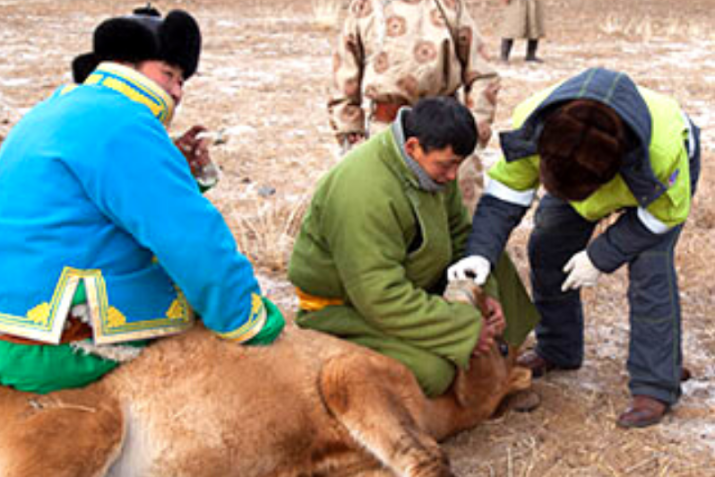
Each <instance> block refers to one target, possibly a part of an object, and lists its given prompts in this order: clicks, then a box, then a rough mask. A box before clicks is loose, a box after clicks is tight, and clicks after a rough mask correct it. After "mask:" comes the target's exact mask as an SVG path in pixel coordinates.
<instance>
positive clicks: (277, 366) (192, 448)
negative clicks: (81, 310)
mask: <svg viewBox="0 0 715 477" xmlns="http://www.w3.org/2000/svg"><path fill="white" fill-rule="evenodd" d="M505 351H506V347H505V346H502V350H501V352H500V350H499V346H494V347H493V349H492V350H491V352H490V353H489V354H488V355H483V356H481V357H479V358H474V359H473V360H472V363H471V366H470V370H469V371H468V373H465V374H459V376H458V378H457V379H456V380H455V384H454V385H453V387H452V389H451V390H450V391H449V392H448V393H447V394H446V395H444V396H441V397H439V398H437V399H433V400H429V399H427V398H425V397H424V395H423V394H422V392H421V391H420V389H419V387H418V385H417V382H416V381H415V379H414V377H413V376H412V375H411V373H410V372H409V371H408V370H407V368H405V367H403V366H402V365H401V364H399V363H398V362H396V361H394V360H392V359H390V358H387V357H384V356H382V355H379V354H377V353H374V352H372V351H370V350H368V349H366V348H362V347H358V346H356V345H353V344H350V343H347V342H344V341H340V340H338V339H335V338H332V337H330V336H328V335H324V334H319V333H316V332H312V331H306V330H298V329H295V328H292V329H287V330H286V332H285V333H284V336H282V337H281V338H280V339H279V340H278V341H277V342H276V343H275V344H274V345H272V346H269V347H265V348H260V347H243V346H237V345H235V344H232V343H229V342H226V341H222V340H221V339H219V338H217V337H216V336H215V335H213V334H211V333H209V332H208V331H206V330H205V329H204V328H203V327H196V328H195V329H194V330H192V331H190V332H188V333H185V334H182V335H179V336H176V337H173V338H167V339H164V340H160V341H158V342H157V343H155V344H153V345H152V346H150V347H148V348H147V349H146V350H145V351H144V353H143V354H142V356H141V357H140V358H138V359H136V360H135V361H133V362H131V363H129V364H125V365H124V366H122V367H121V368H120V369H119V370H117V371H115V372H112V373H110V374H109V375H108V376H106V377H105V378H104V379H103V380H101V381H100V382H98V383H96V384H93V385H91V386H89V387H87V388H86V389H81V390H72V391H61V392H57V393H52V394H49V395H46V396H38V395H33V394H28V393H21V392H18V391H14V390H11V389H8V388H2V387H0V422H1V423H2V425H1V426H0V475H2V476H3V477H28V476H53V477H64V476H66V477H84V476H113V477H116V476H131V477H150V476H164V477H166V476H187V477H188V476H191V477H209V476H217V477H218V476H221V477H226V476H241V477H250V476H309V475H313V476H327V475H329V476H350V475H361V476H365V475H367V476H389V475H401V476H413V477H417V476H421V477H426V476H451V475H453V474H452V472H451V470H450V467H449V463H448V461H447V458H446V456H445V454H444V453H443V451H442V450H441V449H440V447H439V445H438V444H437V441H439V440H441V439H444V438H446V437H447V436H449V435H452V434H454V433H456V432H459V431H461V430H464V429H468V428H471V427H473V426H475V425H476V424H478V423H479V422H481V421H483V420H485V419H487V418H489V417H490V416H491V415H492V414H493V413H494V412H495V410H496V409H497V407H498V405H499V404H500V402H501V401H502V400H503V399H504V398H505V396H507V395H508V394H510V393H512V392H515V391H519V390H523V389H525V388H527V387H528V386H529V385H530V378H531V375H530V373H529V371H527V370H525V369H523V368H516V367H514V354H515V353H514V351H515V350H510V351H511V352H510V353H508V354H507V353H505Z"/></svg>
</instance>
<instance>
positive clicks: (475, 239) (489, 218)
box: [466, 195, 528, 268]
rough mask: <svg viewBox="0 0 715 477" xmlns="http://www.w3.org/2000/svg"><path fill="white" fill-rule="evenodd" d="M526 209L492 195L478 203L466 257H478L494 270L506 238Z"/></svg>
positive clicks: (486, 196) (483, 197) (484, 197)
mask: <svg viewBox="0 0 715 477" xmlns="http://www.w3.org/2000/svg"><path fill="white" fill-rule="evenodd" d="M527 210H528V207H523V206H521V205H516V204H512V203H509V202H506V201H503V200H501V199H497V198H496V197H494V196H491V195H484V196H482V198H481V199H480V200H479V205H478V206H477V210H476V211H475V212H474V218H473V219H472V232H471V233H470V234H469V239H468V241H467V253H466V255H481V256H483V257H486V258H487V259H488V260H489V263H491V264H492V268H494V267H496V264H497V262H498V261H499V257H500V256H501V254H502V252H503V251H504V247H505V246H506V242H507V240H509V235H510V234H511V231H512V230H514V227H516V226H517V225H519V222H521V219H522V218H523V217H524V214H526V211H527Z"/></svg>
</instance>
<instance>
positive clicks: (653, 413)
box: [616, 396, 670, 429]
mask: <svg viewBox="0 0 715 477" xmlns="http://www.w3.org/2000/svg"><path fill="white" fill-rule="evenodd" d="M668 411H670V406H669V405H668V404H666V403H664V402H662V401H659V400H657V399H655V398H652V397H650V396H633V399H632V400H631V405H630V406H628V408H627V409H626V410H625V411H624V412H623V414H621V415H620V416H619V417H618V420H617V421H616V424H618V426H619V427H623V428H626V429H631V428H640V427H648V426H652V425H653V424H658V423H659V422H660V421H662V420H663V417H664V416H665V415H666V414H667V413H668Z"/></svg>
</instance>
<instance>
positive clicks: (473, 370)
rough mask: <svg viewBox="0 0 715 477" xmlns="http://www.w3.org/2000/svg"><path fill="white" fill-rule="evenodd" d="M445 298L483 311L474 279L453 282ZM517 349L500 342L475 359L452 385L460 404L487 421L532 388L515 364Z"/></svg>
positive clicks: (527, 375)
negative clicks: (506, 402) (515, 396)
mask: <svg viewBox="0 0 715 477" xmlns="http://www.w3.org/2000/svg"><path fill="white" fill-rule="evenodd" d="M444 296H445V299H447V300H449V301H458V302H463V303H469V304H472V305H474V306H476V307H480V308H482V309H483V298H482V297H483V292H482V290H481V288H480V287H478V286H476V285H475V284H474V282H473V281H472V280H458V281H454V282H451V283H450V284H449V286H448V288H447V290H446V291H445V295H444ZM517 351H518V349H517V347H515V346H512V345H509V344H507V343H506V342H504V341H503V340H497V342H496V343H495V344H494V346H492V347H491V349H490V350H489V352H488V353H483V354H480V355H478V356H474V357H472V359H471V361H470V363H469V369H468V370H466V371H462V370H460V371H459V372H458V373H457V377H456V378H455V380H454V383H453V385H452V392H453V393H454V397H455V399H456V400H457V402H458V403H459V405H460V406H461V407H463V408H465V409H469V410H470V413H471V412H474V413H475V416H476V417H479V418H483V419H486V418H488V417H491V416H492V415H493V414H494V413H495V412H496V411H497V409H498V408H499V405H500V404H501V402H502V401H503V400H504V399H505V398H506V397H507V396H509V395H512V394H515V393H518V392H520V391H525V390H528V389H529V388H530V387H531V371H530V370H529V369H527V368H524V367H521V366H518V365H517V364H516V355H517Z"/></svg>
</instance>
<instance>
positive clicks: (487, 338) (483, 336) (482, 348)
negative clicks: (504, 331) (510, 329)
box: [472, 321, 497, 356]
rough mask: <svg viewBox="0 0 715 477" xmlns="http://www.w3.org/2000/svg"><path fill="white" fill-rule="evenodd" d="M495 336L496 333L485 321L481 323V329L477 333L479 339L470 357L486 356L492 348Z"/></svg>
mask: <svg viewBox="0 0 715 477" xmlns="http://www.w3.org/2000/svg"><path fill="white" fill-rule="evenodd" d="M496 336H497V332H496V330H495V329H494V327H493V326H490V325H489V323H487V322H486V321H483V322H482V329H481V331H480V332H479V339H478V340H477V344H476V345H475V346H474V349H473V350H472V356H479V355H480V354H486V353H488V352H489V350H490V349H492V346H494V338H495V337H496Z"/></svg>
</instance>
